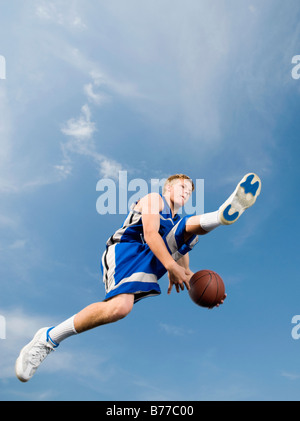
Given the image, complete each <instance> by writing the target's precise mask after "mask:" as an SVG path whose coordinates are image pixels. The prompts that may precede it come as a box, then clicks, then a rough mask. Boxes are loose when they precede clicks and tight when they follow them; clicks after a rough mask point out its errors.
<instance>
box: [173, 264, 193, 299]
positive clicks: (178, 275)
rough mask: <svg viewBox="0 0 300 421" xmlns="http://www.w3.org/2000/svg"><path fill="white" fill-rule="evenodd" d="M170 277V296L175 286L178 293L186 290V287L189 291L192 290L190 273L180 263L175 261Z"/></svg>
mask: <svg viewBox="0 0 300 421" xmlns="http://www.w3.org/2000/svg"><path fill="white" fill-rule="evenodd" d="M168 276H169V287H168V294H171V291H172V288H173V285H175V289H176V291H177V292H180V290H182V291H183V290H184V286H185V287H186V289H187V290H189V289H190V278H191V275H190V271H188V270H186V269H184V268H183V267H182V266H180V265H179V264H178V263H176V262H175V261H174V264H173V265H172V267H171V268H169V270H168Z"/></svg>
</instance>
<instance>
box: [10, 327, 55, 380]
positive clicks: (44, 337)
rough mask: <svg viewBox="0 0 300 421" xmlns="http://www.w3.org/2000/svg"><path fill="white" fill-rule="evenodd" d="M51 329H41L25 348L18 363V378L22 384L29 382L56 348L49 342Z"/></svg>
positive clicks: (16, 367)
mask: <svg viewBox="0 0 300 421" xmlns="http://www.w3.org/2000/svg"><path fill="white" fill-rule="evenodd" d="M49 330H51V328H48V327H44V328H42V329H40V330H39V331H38V332H37V333H36V334H35V335H34V338H33V339H32V341H31V342H29V344H27V345H26V346H24V348H23V349H22V350H21V352H20V355H19V357H18V359H17V361H16V365H15V371H16V376H17V377H18V379H19V380H20V381H21V382H28V380H30V379H31V377H32V376H33V375H34V373H35V372H36V370H37V369H38V367H39V366H40V364H41V363H42V362H43V361H44V359H45V358H46V357H47V355H48V354H50V352H52V351H54V348H55V346H54V345H53V344H52V343H51V342H50V341H49V337H48V332H49Z"/></svg>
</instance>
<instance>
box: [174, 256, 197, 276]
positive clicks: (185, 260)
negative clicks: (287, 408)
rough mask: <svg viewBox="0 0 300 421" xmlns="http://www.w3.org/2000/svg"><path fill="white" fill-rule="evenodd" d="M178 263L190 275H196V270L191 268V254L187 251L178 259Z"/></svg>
mask: <svg viewBox="0 0 300 421" xmlns="http://www.w3.org/2000/svg"><path fill="white" fill-rule="evenodd" d="M177 263H178V264H179V265H180V266H182V267H183V268H184V269H185V270H186V271H187V272H188V274H189V276H190V277H192V276H193V275H194V272H192V271H191V269H190V256H189V254H188V253H186V254H185V255H184V256H182V257H181V258H180V259H179V260H177Z"/></svg>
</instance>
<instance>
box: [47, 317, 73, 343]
mask: <svg viewBox="0 0 300 421" xmlns="http://www.w3.org/2000/svg"><path fill="white" fill-rule="evenodd" d="M74 318H75V316H72V317H70V318H69V319H67V320H65V321H64V322H62V323H60V324H59V325H57V326H55V327H53V328H52V329H50V330H49V332H48V338H49V339H50V341H51V342H52V343H53V345H54V346H58V345H59V344H60V342H61V341H63V340H64V339H67V338H69V337H70V336H73V335H76V334H77V332H76V329H75V327H74Z"/></svg>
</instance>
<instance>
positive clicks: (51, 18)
mask: <svg viewBox="0 0 300 421" xmlns="http://www.w3.org/2000/svg"><path fill="white" fill-rule="evenodd" d="M35 13H36V16H37V17H38V18H39V19H41V20H43V21H48V22H52V23H55V24H57V25H61V26H65V27H70V28H75V29H80V30H83V29H86V25H85V23H84V22H83V21H82V18H81V16H80V15H79V14H78V11H77V10H76V2H74V1H71V0H68V1H64V0H60V1H56V2H54V1H49V0H47V1H38V3H37V5H36V10H35Z"/></svg>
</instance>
